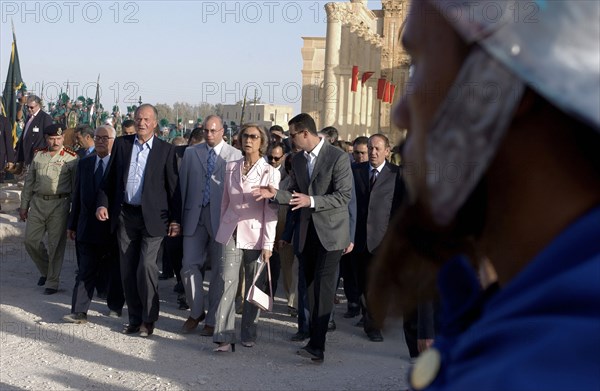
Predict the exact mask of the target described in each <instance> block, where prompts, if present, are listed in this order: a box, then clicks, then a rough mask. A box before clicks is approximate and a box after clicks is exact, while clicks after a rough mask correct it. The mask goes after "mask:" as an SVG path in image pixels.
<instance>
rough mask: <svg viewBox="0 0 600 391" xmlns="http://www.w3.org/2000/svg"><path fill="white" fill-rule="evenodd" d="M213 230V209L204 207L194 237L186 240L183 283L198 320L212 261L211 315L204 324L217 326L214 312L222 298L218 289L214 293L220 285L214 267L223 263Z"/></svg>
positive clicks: (209, 302) (201, 311) (186, 237)
mask: <svg viewBox="0 0 600 391" xmlns="http://www.w3.org/2000/svg"><path fill="white" fill-rule="evenodd" d="M210 227H211V218H210V209H209V208H208V207H204V208H202V212H201V213H200V219H199V220H198V226H197V227H196V231H194V234H193V235H192V236H184V237H183V261H182V267H181V280H182V282H183V286H184V288H185V295H186V299H187V303H188V305H189V306H190V316H191V317H192V318H196V319H197V318H199V317H200V316H201V315H202V313H203V312H204V286H203V283H204V278H203V276H202V271H201V270H202V267H203V266H204V264H205V263H206V260H207V258H209V259H210V261H211V263H212V265H213V267H212V270H211V280H210V285H209V288H208V313H207V315H206V321H205V324H206V325H207V326H214V324H215V312H216V310H217V304H218V303H219V300H220V298H221V296H220V294H219V293H218V289H214V286H215V285H217V284H218V282H217V281H216V280H217V272H216V270H215V269H216V268H215V267H214V265H215V264H218V263H221V262H222V261H221V258H222V256H223V245H222V244H221V243H217V242H215V238H214V237H213V235H212V233H211V232H212V229H211V228H210Z"/></svg>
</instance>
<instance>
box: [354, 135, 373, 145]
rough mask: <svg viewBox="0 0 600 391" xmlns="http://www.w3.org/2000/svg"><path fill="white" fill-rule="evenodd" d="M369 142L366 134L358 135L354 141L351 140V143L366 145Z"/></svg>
mask: <svg viewBox="0 0 600 391" xmlns="http://www.w3.org/2000/svg"><path fill="white" fill-rule="evenodd" d="M368 143H369V138H368V137H367V136H358V137H357V138H355V139H354V141H353V142H352V145H361V144H364V145H367V144H368Z"/></svg>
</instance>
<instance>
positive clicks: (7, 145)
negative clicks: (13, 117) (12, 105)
mask: <svg viewBox="0 0 600 391" xmlns="http://www.w3.org/2000/svg"><path fill="white" fill-rule="evenodd" d="M14 159H15V151H14V149H13V137H12V128H11V126H10V121H9V120H8V118H6V117H5V116H3V115H0V172H2V170H3V169H4V165H5V164H6V163H7V162H11V163H12V162H13V160H14Z"/></svg>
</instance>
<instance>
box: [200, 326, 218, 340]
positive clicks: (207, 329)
mask: <svg viewBox="0 0 600 391" xmlns="http://www.w3.org/2000/svg"><path fill="white" fill-rule="evenodd" d="M214 333H215V328H214V327H211V326H207V325H204V328H203V329H202V330H200V335H201V336H203V337H212V336H213V334H214Z"/></svg>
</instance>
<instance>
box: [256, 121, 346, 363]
mask: <svg viewBox="0 0 600 391" xmlns="http://www.w3.org/2000/svg"><path fill="white" fill-rule="evenodd" d="M288 125H289V129H290V138H291V139H292V140H293V141H294V143H295V144H296V145H297V146H298V147H299V148H301V149H302V150H303V151H304V153H297V154H296V155H295V156H294V158H293V160H292V173H291V174H290V175H291V178H290V185H289V188H288V190H287V191H286V190H284V189H282V190H279V191H277V190H276V189H274V188H273V187H271V186H269V187H261V188H260V189H256V190H255V192H254V195H255V196H256V197H257V200H260V199H264V198H271V199H274V200H276V201H277V202H279V203H280V204H289V205H290V206H292V209H293V210H296V209H301V212H300V213H301V214H300V235H299V239H300V241H299V251H300V252H301V256H302V258H303V262H304V272H305V277H306V285H307V291H308V301H309V308H310V340H309V342H308V344H307V345H306V346H305V347H304V348H302V349H300V350H299V351H298V354H299V355H301V356H303V357H308V358H310V359H312V360H313V361H316V362H322V361H323V359H324V355H323V351H324V350H325V335H326V334H327V324H328V323H329V317H330V314H331V311H332V308H333V299H334V295H335V288H336V277H337V276H336V272H337V270H338V265H339V261H340V257H341V256H342V252H343V250H344V249H345V248H346V247H348V245H349V244H350V235H349V232H350V218H349V213H348V204H349V202H350V198H351V196H352V171H351V169H350V159H348V154H347V153H345V152H344V151H342V150H341V149H339V148H336V147H334V146H332V145H331V144H329V143H328V142H326V141H325V140H324V139H321V138H319V136H318V135H317V128H316V126H315V121H314V120H313V119H312V117H311V116H310V115H308V114H305V113H302V114H298V115H297V116H295V117H294V118H292V119H291V120H290V122H289V123H288Z"/></svg>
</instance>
